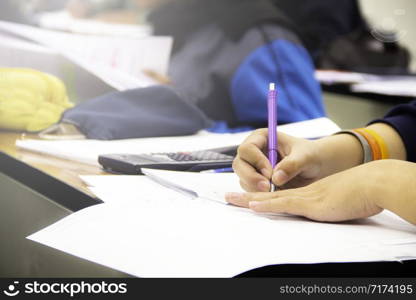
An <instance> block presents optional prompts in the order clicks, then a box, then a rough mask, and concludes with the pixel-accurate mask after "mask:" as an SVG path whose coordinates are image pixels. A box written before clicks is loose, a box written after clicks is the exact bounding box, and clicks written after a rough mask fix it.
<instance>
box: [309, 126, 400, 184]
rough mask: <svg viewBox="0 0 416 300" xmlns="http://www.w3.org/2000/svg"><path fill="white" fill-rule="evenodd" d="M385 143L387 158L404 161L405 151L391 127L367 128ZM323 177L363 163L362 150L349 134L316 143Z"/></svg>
mask: <svg viewBox="0 0 416 300" xmlns="http://www.w3.org/2000/svg"><path fill="white" fill-rule="evenodd" d="M367 128H369V129H372V130H373V131H375V132H376V133H377V134H379V135H380V136H381V137H382V138H383V140H384V141H385V143H386V146H387V149H388V152H389V158H390V159H397V160H406V149H405V146H404V144H403V141H402V139H401V137H400V135H399V134H398V133H397V132H396V130H394V129H393V128H392V127H391V126H389V125H387V124H384V123H376V124H373V125H370V126H368V127H367ZM316 143H317V145H318V146H319V149H320V151H319V155H320V160H321V162H322V173H323V175H324V176H327V175H331V174H334V173H337V172H341V171H344V170H346V169H350V168H353V167H356V166H358V165H360V164H362V163H363V158H364V157H363V156H364V153H363V149H362V146H361V143H360V142H359V141H358V139H357V138H356V137H354V136H353V135H350V134H339V135H334V136H329V137H326V138H323V139H321V140H318V141H316Z"/></svg>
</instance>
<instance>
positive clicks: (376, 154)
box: [353, 128, 382, 160]
mask: <svg viewBox="0 0 416 300" xmlns="http://www.w3.org/2000/svg"><path fill="white" fill-rule="evenodd" d="M353 131H354V132H357V133H359V134H361V135H362V136H363V137H364V138H365V139H366V140H367V142H368V144H369V145H370V148H371V152H372V153H373V160H380V159H382V154H381V149H380V146H379V144H378V142H377V140H376V138H375V137H374V136H373V135H372V134H370V133H369V132H367V131H366V130H365V129H364V128H358V129H354V130H353Z"/></svg>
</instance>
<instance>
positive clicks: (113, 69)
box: [0, 21, 173, 90]
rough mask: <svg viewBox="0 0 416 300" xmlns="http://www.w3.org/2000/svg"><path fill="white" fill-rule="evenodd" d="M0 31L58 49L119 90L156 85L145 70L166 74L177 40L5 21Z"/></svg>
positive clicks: (1, 24) (0, 22) (0, 23)
mask: <svg viewBox="0 0 416 300" xmlns="http://www.w3.org/2000/svg"><path fill="white" fill-rule="evenodd" d="M0 30H3V31H5V32H10V33H13V34H16V35H18V36H21V37H24V38H26V39H29V40H31V41H35V42H37V43H40V44H42V45H44V46H47V47H49V48H52V49H54V50H56V51H57V52H59V53H60V54H62V55H63V56H65V57H66V58H68V59H69V60H71V61H73V62H74V63H76V64H78V65H79V66H81V67H82V68H84V69H85V70H88V71H89V72H91V73H92V74H94V75H96V76H97V77H99V78H101V79H102V80H103V81H104V82H106V83H107V84H109V85H110V86H112V87H114V88H115V89H118V90H126V89H132V88H138V87H145V86H149V85H153V84H155V83H156V82H155V81H154V80H153V79H151V78H149V77H148V76H146V75H144V73H143V71H144V70H151V71H154V72H156V73H159V74H162V75H165V74H166V73H167V69H168V65H169V58H170V51H171V47H172V42H173V41H172V38H171V37H146V38H141V39H129V38H123V37H106V36H94V35H89V36H85V35H80V34H74V33H63V32H55V31H50V30H44V29H40V28H36V27H32V26H26V25H20V24H15V23H9V22H3V21H0Z"/></svg>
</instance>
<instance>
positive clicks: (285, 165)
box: [272, 151, 308, 186]
mask: <svg viewBox="0 0 416 300" xmlns="http://www.w3.org/2000/svg"><path fill="white" fill-rule="evenodd" d="M307 164H308V155H307V154H306V153H304V152H303V151H293V152H292V153H290V154H289V155H288V156H286V157H284V158H283V159H282V160H281V161H280V162H279V163H278V164H277V166H276V168H275V169H274V172H273V177H272V181H273V183H274V184H276V185H278V186H282V185H285V184H286V183H287V182H289V181H290V180H292V179H293V178H295V177H296V176H297V175H299V173H301V172H302V171H303V170H304V169H305V167H306V166H307Z"/></svg>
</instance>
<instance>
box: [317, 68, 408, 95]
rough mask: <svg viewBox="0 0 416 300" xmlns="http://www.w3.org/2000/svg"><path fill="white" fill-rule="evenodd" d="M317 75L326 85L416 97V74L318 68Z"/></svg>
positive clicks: (373, 92) (358, 91) (365, 91)
mask: <svg viewBox="0 0 416 300" xmlns="http://www.w3.org/2000/svg"><path fill="white" fill-rule="evenodd" d="M315 77H316V79H317V80H318V81H319V82H321V83H322V84H324V85H336V84H345V85H350V86H351V91H352V92H356V93H371V94H380V95H388V96H400V97H416V76H415V75H403V76H400V75H375V74H366V73H356V72H346V71H335V70H317V71H316V73H315Z"/></svg>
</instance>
